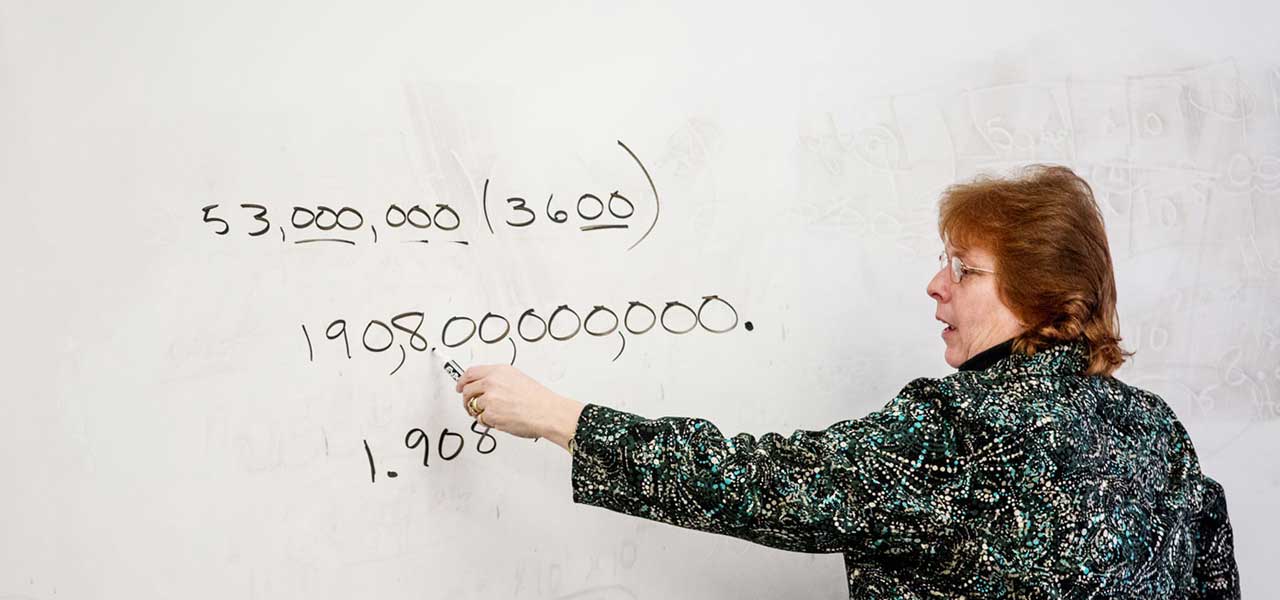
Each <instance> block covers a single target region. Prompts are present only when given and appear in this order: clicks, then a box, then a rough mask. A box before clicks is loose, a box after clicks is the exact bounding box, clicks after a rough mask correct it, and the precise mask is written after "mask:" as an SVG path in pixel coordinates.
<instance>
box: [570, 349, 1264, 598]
mask: <svg viewBox="0 0 1280 600" xmlns="http://www.w3.org/2000/svg"><path fill="white" fill-rule="evenodd" d="M1085 364H1086V360H1085V348H1084V346H1083V345H1081V344H1079V343H1066V344H1060V345H1057V346H1054V347H1051V348H1048V349H1045V350H1041V351H1040V352H1038V353H1036V354H1035V355H1034V356H1026V355H1021V354H1011V355H1009V356H1007V357H1005V358H1003V359H1001V360H999V361H997V362H996V363H995V364H994V365H992V366H990V367H989V368H986V369H984V370H980V371H960V372H957V373H955V374H953V375H950V376H948V377H944V378H942V379H930V378H921V379H916V380H914V381H912V382H910V383H908V384H907V386H906V387H904V388H903V389H902V391H901V392H899V393H898V395H897V397H895V398H894V399H893V400H892V401H890V402H889V403H888V405H886V406H885V407H884V408H883V409H881V410H879V411H876V412H874V413H872V414H870V415H868V416H866V417H864V418H861V419H851V420H846V421H841V422H839V423H836V424H834V425H832V426H830V427H828V428H827V429H824V430H822V431H805V430H798V431H796V432H795V433H793V434H791V436H790V437H783V436H781V435H779V434H776V433H769V434H765V435H762V436H760V437H759V439H757V438H756V437H754V436H752V435H750V434H746V433H743V434H739V435H737V436H734V437H732V438H726V437H725V436H723V435H722V434H721V433H720V431H719V430H718V429H716V427H715V426H714V425H712V424H711V423H710V422H708V421H706V420H703V419H693V418H676V417H666V418H661V419H653V420H648V419H644V418H642V417H639V416H637V415H634V414H630V413H626V412H621V411H617V410H613V409H610V408H606V407H604V406H599V405H594V404H589V405H587V406H586V408H585V409H584V410H583V412H582V416H581V417H580V418H579V421H578V430H577V434H576V435H577V450H576V453H575V454H574V456H573V474H572V477H573V499H574V501H575V502H578V503H584V504H591V505H595V506H600V507H604V508H607V509H610V510H614V511H618V512H622V513H626V514H629V515H635V516H639V517H644V518H647V519H652V520H655V521H661V522H663V523H669V524H672V525H678V526H680V527H687V528H690V529H697V530H701V531H708V532H712V533H719V534H724V535H731V536H734V537H739V538H742V539H745V540H749V541H752V542H756V543H759V544H764V545H767V546H772V547H775V548H781V549H784V550H792V551H797V552H841V553H843V554H844V564H845V570H846V572H847V576H848V583H849V597H850V598H938V597H941V598H960V597H963V598H968V599H970V600H973V599H978V598H1239V597H1240V590H1239V577H1238V574H1237V571H1236V563H1235V556H1234V553H1233V552H1234V551H1233V547H1232V534H1231V524H1230V521H1229V520H1228V518H1227V507H1226V501H1225V498H1224V496H1223V490H1222V487H1221V486H1220V485H1219V484H1218V483H1217V482H1215V481H1214V480H1213V479H1210V478H1209V477H1207V476H1205V475H1204V474H1202V473H1201V472H1200V465H1199V461H1198V460H1197V458H1196V453H1195V450H1194V448H1193V447H1192V445H1191V440H1190V439H1189V437H1188V436H1187V432H1186V430H1185V429H1184V428H1183V426H1182V424H1181V423H1180V422H1179V421H1178V419H1177V418H1176V417H1175V415H1174V414H1173V412H1172V410H1170V409H1169V407H1168V405H1166V404H1165V402H1164V401H1163V400H1162V399H1161V398H1160V397H1159V396H1156V395H1155V394H1152V393H1151V392H1148V391H1145V390H1141V389H1138V388H1135V387H1132V386H1129V385H1126V384H1124V383H1122V382H1120V381H1119V380H1117V379H1115V378H1113V377H1106V376H1084V375H1081V373H1082V371H1083V369H1084V366H1085Z"/></svg>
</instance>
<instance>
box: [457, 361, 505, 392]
mask: <svg viewBox="0 0 1280 600" xmlns="http://www.w3.org/2000/svg"><path fill="white" fill-rule="evenodd" d="M498 366H500V365H479V366H475V367H471V368H469V369H467V370H466V371H464V372H463V373H462V377H459V378H458V384H457V385H455V386H454V389H455V390H457V391H459V392H461V391H462V390H463V388H465V387H467V385H468V384H470V383H471V382H473V381H479V380H481V379H484V378H485V377H487V376H488V375H489V373H492V372H493V369H494V368H495V367H498Z"/></svg>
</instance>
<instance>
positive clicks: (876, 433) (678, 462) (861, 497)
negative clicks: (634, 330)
mask: <svg viewBox="0 0 1280 600" xmlns="http://www.w3.org/2000/svg"><path fill="white" fill-rule="evenodd" d="M925 381H928V380H917V382H925ZM917 382H913V384H912V385H909V386H908V389H905V390H904V393H903V394H900V395H899V396H898V397H897V398H895V399H894V400H893V401H891V402H890V403H889V404H888V405H887V406H886V407H885V408H884V409H882V410H880V411H877V412H875V413H872V414H871V415H868V416H867V417H865V418H862V419H856V420H848V421H841V422H839V423H836V424H834V425H832V426H831V427H828V428H827V429H824V430H822V431H807V430H798V431H796V432H794V433H792V434H791V435H790V436H788V437H783V436H782V435H779V434H776V433H768V434H765V435H762V436H760V437H759V438H758V439H757V438H756V437H755V436H753V435H751V434H747V433H742V434H739V435H736V436H734V437H732V438H726V437H725V436H723V435H722V434H721V432H720V430H718V429H717V428H716V426H715V425H713V424H712V423H710V422H708V421H706V420H704V419H695V418H676V417H664V418H660V419H652V420H650V419H645V418H643V417H640V416H637V415H634V414H630V413H626V412H622V411H618V410H614V409H610V408H606V407H604V406H599V405H588V406H587V407H586V408H585V409H584V410H583V412H582V416H581V417H580V419H579V421H578V429H577V453H576V454H575V455H574V458H573V474H572V478H573V499H574V501H575V502H579V503H584V504H590V505H595V506H600V507H604V508H608V509H610V510H614V511H618V512H622V513H626V514H630V515H635V516H639V517H644V518H647V519H652V520H655V521H661V522H664V523H669V524H672V525H677V526H680V527H686V528H690V529H697V530H701V531H708V532H712V533H719V534H724V535H731V536H734V537H739V538H743V539H746V540H749V541H752V542H756V543H760V544H764V545H768V546H772V547H776V548H782V549H785V550H793V551H801V552H838V551H846V552H849V551H857V552H861V551H864V550H868V549H874V550H876V551H883V552H893V551H895V549H897V550H898V551H905V550H903V548H902V547H903V546H912V547H917V548H918V547H919V546H920V544H921V543H922V542H923V543H925V544H927V543H928V540H921V536H922V532H924V531H929V530H933V529H935V527H929V526H927V524H926V523H925V522H926V521H933V522H935V524H936V521H937V520H939V519H942V520H945V519H947V518H948V517H949V515H947V514H945V511H939V510H938V506H937V505H936V504H935V503H934V502H933V500H934V498H933V492H934V490H936V489H938V488H939V484H940V483H941V482H943V481H946V480H949V479H951V478H953V476H954V473H955V469H954V467H953V466H952V462H951V461H952V460H954V458H955V456H954V441H953V439H952V436H951V432H950V427H949V426H948V424H947V422H946V420H945V419H944V418H943V417H942V415H941V414H940V413H939V410H938V409H937V407H936V404H935V403H934V402H933V401H931V400H930V399H929V398H928V396H927V395H921V394H914V393H907V392H908V391H910V390H911V388H912V387H913V386H915V387H916V388H919V387H920V386H919V385H917ZM916 391H919V390H918V389H917V390H916Z"/></svg>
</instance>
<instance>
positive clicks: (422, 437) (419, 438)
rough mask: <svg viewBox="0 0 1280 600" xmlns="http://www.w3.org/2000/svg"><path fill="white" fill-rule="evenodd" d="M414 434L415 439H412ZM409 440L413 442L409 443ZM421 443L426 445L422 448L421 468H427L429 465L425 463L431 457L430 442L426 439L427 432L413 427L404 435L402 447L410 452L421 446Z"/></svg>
mask: <svg viewBox="0 0 1280 600" xmlns="http://www.w3.org/2000/svg"><path fill="white" fill-rule="evenodd" d="M415 434H417V435H416V439H413V438H414V437H415ZM410 439H413V441H410ZM422 442H426V445H425V446H424V447H423V448H422V466H424V467H429V466H431V465H429V464H427V463H428V462H429V459H430V457H431V440H430V438H428V437H427V432H425V431H423V430H421V429H418V428H417V427H414V428H413V429H410V430H409V433H406V434H404V445H405V447H406V448H408V449H410V450H413V449H415V448H417V447H418V446H420V445H422Z"/></svg>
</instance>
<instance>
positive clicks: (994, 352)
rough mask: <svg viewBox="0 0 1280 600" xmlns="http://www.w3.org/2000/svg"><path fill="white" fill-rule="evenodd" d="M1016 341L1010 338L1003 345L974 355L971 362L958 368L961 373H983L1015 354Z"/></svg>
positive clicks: (997, 345) (970, 358)
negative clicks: (984, 370) (1014, 342)
mask: <svg viewBox="0 0 1280 600" xmlns="http://www.w3.org/2000/svg"><path fill="white" fill-rule="evenodd" d="M1014 339H1015V338H1009V339H1008V340H1005V341H1004V342H1003V343H1000V344H996V345H994V346H992V347H990V348H987V349H986V350H983V351H982V352H979V353H977V354H974V355H973V356H971V357H969V360H966V361H964V364H962V365H960V366H959V367H956V368H957V369H959V370H961V371H981V370H983V369H986V368H987V367H990V366H991V365H994V364H996V361H999V360H1000V359H1002V358H1005V357H1007V356H1009V355H1010V354H1013V340H1014Z"/></svg>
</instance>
